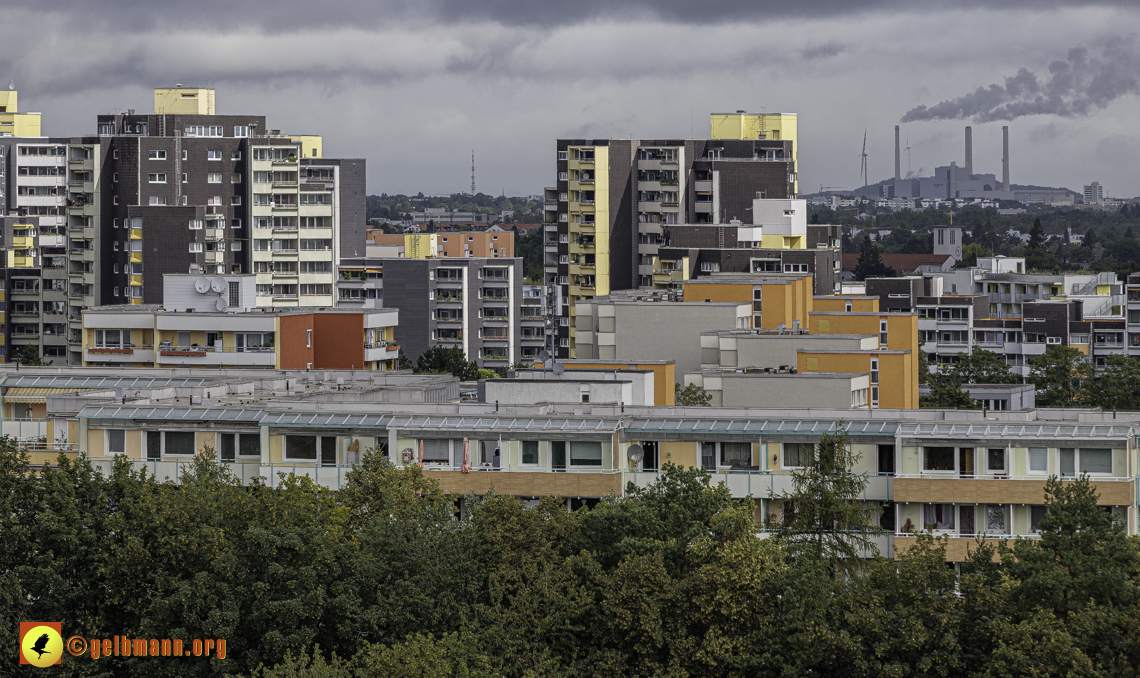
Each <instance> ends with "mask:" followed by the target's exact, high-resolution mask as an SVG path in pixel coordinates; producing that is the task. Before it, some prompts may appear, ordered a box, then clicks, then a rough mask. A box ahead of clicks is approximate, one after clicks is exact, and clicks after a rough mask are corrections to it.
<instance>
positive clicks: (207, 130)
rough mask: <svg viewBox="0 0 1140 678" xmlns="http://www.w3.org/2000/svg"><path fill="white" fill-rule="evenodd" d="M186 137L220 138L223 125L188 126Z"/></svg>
mask: <svg viewBox="0 0 1140 678" xmlns="http://www.w3.org/2000/svg"><path fill="white" fill-rule="evenodd" d="M186 136H188V137H220V136H222V126H221V125H187V126H186Z"/></svg>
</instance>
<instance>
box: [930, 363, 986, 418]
mask: <svg viewBox="0 0 1140 678" xmlns="http://www.w3.org/2000/svg"><path fill="white" fill-rule="evenodd" d="M926 385H927V386H929V387H930V394H929V395H924V396H919V398H918V406H919V407H923V408H935V409H945V410H977V409H981V404H979V403H978V401H977V400H974V399H973V398H971V397H970V394H969V393H967V392H966V391H964V390H963V389H962V377H961V376H959V374H958V373H957V372H955V371H954V370H952V369H945V370H940V371H938V372H931V373H930V376H928V377H927V379H926Z"/></svg>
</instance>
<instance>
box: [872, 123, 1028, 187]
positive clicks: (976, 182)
mask: <svg viewBox="0 0 1140 678" xmlns="http://www.w3.org/2000/svg"><path fill="white" fill-rule="evenodd" d="M1001 129H1002V157H1001V163H1002V181H1001V183H1000V184H999V183H998V180H997V176H996V175H993V174H975V173H974V130H973V128H971V127H969V126H967V127H966V157H965V159H966V162H965V166H964V167H959V166H958V164H957V163H955V162H951V163H950V164H949V165H948V166H942V167H937V168H935V170H934V175H933V176H929V177H910V176H908V177H906V178H903V177H902V146H901V144H900V131H901V130H900V129H899V126H898V125H895V179H894V182H893V183H888V184H887V186H886V188H887V194H888V196H889V197H892V198H927V199H938V200H950V199H952V198H963V199H972V198H989V199H991V200H1021V199H1024V198H1020V197H1018V196H1017V194H1016V193H1015V192H1014V191H1013V190H1011V187H1010V184H1009V126H1008V125H1007V126H1003V127H1002V128H1001Z"/></svg>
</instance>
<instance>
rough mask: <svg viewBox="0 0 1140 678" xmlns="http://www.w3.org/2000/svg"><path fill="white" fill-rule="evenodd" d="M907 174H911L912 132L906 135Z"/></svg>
mask: <svg viewBox="0 0 1140 678" xmlns="http://www.w3.org/2000/svg"><path fill="white" fill-rule="evenodd" d="M904 150H905V151H906V175H907V176H908V177H909V176H910V133H907V135H906V148H905V149H904Z"/></svg>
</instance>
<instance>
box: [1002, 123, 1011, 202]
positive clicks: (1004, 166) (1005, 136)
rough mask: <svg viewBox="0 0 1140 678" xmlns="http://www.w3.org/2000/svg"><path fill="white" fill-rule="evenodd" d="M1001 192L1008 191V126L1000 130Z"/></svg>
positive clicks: (1003, 126)
mask: <svg viewBox="0 0 1140 678" xmlns="http://www.w3.org/2000/svg"><path fill="white" fill-rule="evenodd" d="M1001 190H1003V191H1008V190H1009V125H1002V128H1001Z"/></svg>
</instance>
